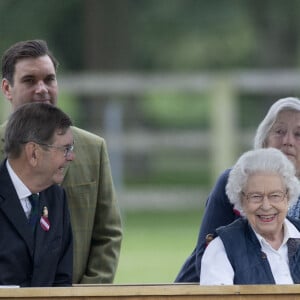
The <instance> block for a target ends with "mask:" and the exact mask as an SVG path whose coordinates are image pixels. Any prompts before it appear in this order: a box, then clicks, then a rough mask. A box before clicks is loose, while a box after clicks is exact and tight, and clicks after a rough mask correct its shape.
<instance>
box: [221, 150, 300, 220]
mask: <svg viewBox="0 0 300 300" xmlns="http://www.w3.org/2000/svg"><path fill="white" fill-rule="evenodd" d="M256 172H272V173H276V174H278V175H279V176H281V178H282V179H283V183H284V185H285V186H286V188H287V190H288V198H289V203H288V204H289V207H291V206H292V205H293V204H294V203H296V201H297V200H298V196H299V194H300V184H299V181H298V179H297V177H296V171H295V167H294V165H293V164H292V163H291V162H290V161H289V159H288V158H287V157H286V156H285V155H284V154H283V153H282V152H281V151H279V150H277V149H275V148H266V149H257V150H251V151H248V152H245V153H244V154H243V155H242V156H241V157H240V158H239V159H238V161H237V162H236V164H235V165H234V166H233V168H232V170H231V171H230V174H229V177H228V182H227V185H226V194H227V196H228V198H229V201H230V203H232V204H233V205H234V208H235V209H237V210H238V211H239V212H240V213H241V215H242V216H244V213H243V210H242V191H243V190H244V188H245V187H246V184H247V181H248V179H249V176H250V175H251V174H254V173H256Z"/></svg>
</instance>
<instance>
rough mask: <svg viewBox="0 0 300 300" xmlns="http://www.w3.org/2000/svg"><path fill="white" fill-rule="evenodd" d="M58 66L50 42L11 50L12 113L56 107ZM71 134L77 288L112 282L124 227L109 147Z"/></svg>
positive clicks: (8, 90)
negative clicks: (32, 106)
mask: <svg viewBox="0 0 300 300" xmlns="http://www.w3.org/2000/svg"><path fill="white" fill-rule="evenodd" d="M57 67H58V62H57V60H56V59H55V57H54V56H53V55H52V54H51V52H50V51H49V49H48V47H47V44H46V42H45V41H41V40H30V41H23V42H19V43H16V44H15V45H13V46H11V47H10V48H9V49H7V50H6V51H5V53H4V55H3V57H2V92H3V94H4V96H5V97H6V99H8V100H9V102H10V103H11V105H12V109H13V110H15V109H17V108H18V107H19V106H20V105H23V104H24V103H30V102H44V103H50V104H52V105H54V106H56V104H57V95H58V84H57V80H56V69H57ZM44 122H47V120H44ZM4 128H5V124H4V125H3V126H2V128H0V138H2V139H3V132H4ZM71 129H72V134H73V137H74V141H75V145H76V147H75V154H76V160H75V161H74V162H73V163H72V164H71V165H70V166H68V167H66V168H64V169H62V171H64V174H65V177H64V180H63V181H62V186H63V187H64V189H65V191H66V193H67V196H68V204H69V208H70V215H71V223H72V229H73V235H74V271H73V283H82V284H94V283H98V284H99V283H112V282H113V279H114V276H115V272H116V268H117V265H118V259H119V252H120V247H121V240H122V228H121V218H120V211H119V207H118V204H117V200H116V197H115V192H114V187H113V182H112V176H111V170H110V163H109V158H108V153H107V148H106V143H105V141H104V139H103V138H101V137H99V136H96V135H94V134H92V133H89V132H87V131H84V130H82V129H79V128H77V127H74V126H72V127H71ZM1 143H2V144H1ZM51 146H53V145H51ZM70 147H71V146H70ZM52 148H53V147H52ZM0 149H3V141H0ZM70 149H71V148H70ZM67 153H68V152H67ZM3 155H4V154H3ZM0 158H1V153H0ZM2 158H3V157H2Z"/></svg>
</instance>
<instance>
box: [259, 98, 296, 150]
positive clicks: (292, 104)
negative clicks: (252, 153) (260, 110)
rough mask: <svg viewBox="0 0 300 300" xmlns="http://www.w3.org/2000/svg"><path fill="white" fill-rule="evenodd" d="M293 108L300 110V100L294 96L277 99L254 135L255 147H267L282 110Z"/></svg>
mask: <svg viewBox="0 0 300 300" xmlns="http://www.w3.org/2000/svg"><path fill="white" fill-rule="evenodd" d="M286 110H293V111H297V112H300V100H299V99H298V98H294V97H288V98H282V99H279V100H278V101H276V102H275V103H274V104H273V105H272V106H271V107H270V109H269V111H268V113H267V115H266V116H265V118H264V119H263V120H262V122H261V123H260V124H259V126H258V128H257V130H256V134H255V137H254V149H260V148H266V147H267V145H266V141H267V138H268V136H269V133H270V131H271V128H272V126H273V125H274V123H275V121H276V119H277V117H278V114H279V113H280V112H281V111H286Z"/></svg>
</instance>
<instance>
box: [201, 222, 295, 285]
mask: <svg viewBox="0 0 300 300" xmlns="http://www.w3.org/2000/svg"><path fill="white" fill-rule="evenodd" d="M283 226H284V238H283V242H282V244H281V246H280V248H279V249H278V250H275V249H274V248H272V247H271V245H270V244H269V243H268V242H267V241H266V240H265V239H264V238H263V237H262V236H261V235H259V234H258V233H256V232H255V231H254V232H255V234H256V236H257V238H258V240H259V242H260V245H261V250H262V251H263V252H264V253H265V254H266V255H267V259H268V262H269V264H270V267H271V270H272V274H273V277H274V280H275V283H276V284H293V283H294V282H293V279H292V277H291V273H290V269H289V262H288V249H287V244H286V243H287V240H288V239H289V238H300V232H299V231H298V230H297V228H296V227H295V226H294V225H293V224H292V223H291V222H290V221H289V220H287V219H285V221H284V225H283ZM233 278H234V271H233V269H232V266H231V264H230V261H229V260H228V257H227V254H226V251H225V248H224V244H223V242H222V240H221V238H220V237H216V238H215V239H214V240H212V241H211V242H210V243H209V245H208V246H207V248H206V249H205V251H204V254H203V257H202V260H201V272H200V284H201V285H232V284H233Z"/></svg>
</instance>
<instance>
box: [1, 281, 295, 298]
mask: <svg viewBox="0 0 300 300" xmlns="http://www.w3.org/2000/svg"><path fill="white" fill-rule="evenodd" d="M0 299H1V300H3V299H10V300H11V299H18V300H20V299H22V300H25V299H41V300H55V299H64V300H66V299H72V300H76V299H80V300H83V299H88V300H92V299H93V300H96V299H101V300H106V299H107V300H108V299H109V300H112V299H122V300H137V299H139V300H140V299H145V300H162V299H168V300H170V299H174V300H194V299H198V300H201V299H209V300H216V299H220V300H221V299H226V300H230V299H239V300H243V299H248V300H249V299H255V300H257V299H265V300H271V299H272V300H276V299H280V300H285V299H300V285H234V286H199V285H192V284H191V285H190V284H166V285H165V284H160V285H77V286H73V287H66V288H65V287H60V288H59V287H57V288H3V289H0Z"/></svg>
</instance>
